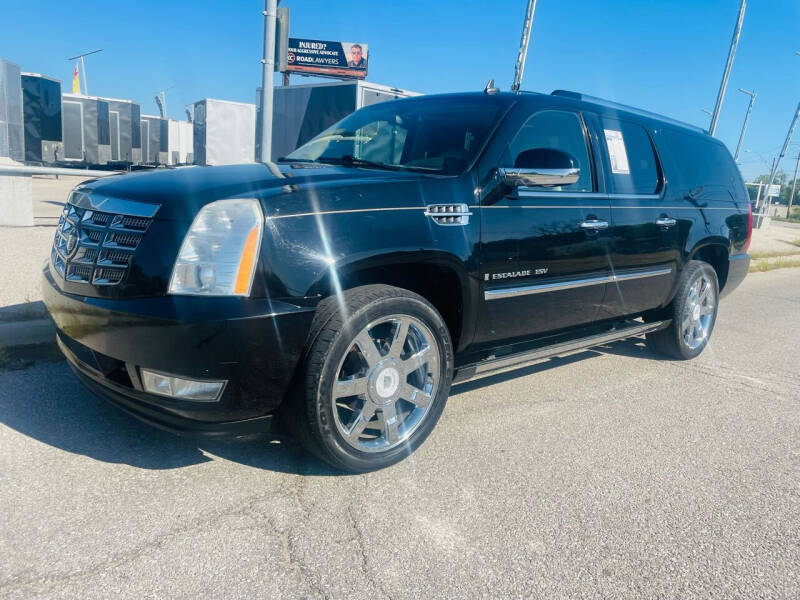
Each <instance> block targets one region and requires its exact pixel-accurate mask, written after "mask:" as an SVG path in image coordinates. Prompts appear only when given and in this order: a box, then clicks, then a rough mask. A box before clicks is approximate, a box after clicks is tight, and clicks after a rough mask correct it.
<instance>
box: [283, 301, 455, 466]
mask: <svg viewBox="0 0 800 600" xmlns="http://www.w3.org/2000/svg"><path fill="white" fill-rule="evenodd" d="M311 331H312V335H313V336H314V337H313V339H311V340H310V341H309V344H310V345H309V347H308V350H307V353H306V362H305V377H304V382H303V383H304V385H303V388H302V390H301V394H300V395H299V397H298V398H297V402H296V403H295V406H294V407H293V408H294V410H295V411H296V414H295V415H293V416H294V417H295V419H293V420H294V422H295V429H296V432H297V433H298V437H299V439H300V441H301V443H303V445H304V446H305V447H306V448H307V449H308V450H310V451H311V452H312V453H314V454H315V455H317V456H318V457H320V458H321V459H323V460H325V461H326V462H328V463H329V464H331V465H332V466H334V467H336V468H337V469H341V470H344V471H349V472H366V471H373V470H376V469H382V468H384V467H387V466H389V465H392V464H394V463H397V462H399V461H400V460H402V459H403V458H405V457H406V456H408V455H409V454H411V453H412V452H413V451H414V450H415V449H416V448H418V447H419V446H420V445H421V444H422V443H423V442H424V441H425V439H426V438H427V437H428V435H429V434H430V432H431V431H432V430H433V427H434V426H435V425H436V423H437V421H438V420H439V417H440V416H441V414H442V410H443V409H444V405H445V402H446V401H447V396H448V394H449V392H450V383H451V378H452V372H453V349H452V344H451V341H450V335H449V332H448V330H447V327H446V325H445V323H444V320H443V319H442V317H441V316H440V315H439V313H438V312H437V311H436V309H435V308H434V307H433V306H432V305H431V304H430V303H429V302H428V301H427V300H425V299H424V298H422V297H421V296H419V295H417V294H414V293H412V292H409V291H408V290H404V289H401V288H396V287H391V286H387V285H369V286H363V287H358V288H353V289H351V290H347V291H345V292H343V293H342V294H341V295H340V296H336V297H331V298H328V299H326V300H324V301H323V302H322V303H321V305H320V307H319V309H318V311H317V317H316V318H315V323H314V324H313V325H312V329H311ZM298 430H299V431H298Z"/></svg>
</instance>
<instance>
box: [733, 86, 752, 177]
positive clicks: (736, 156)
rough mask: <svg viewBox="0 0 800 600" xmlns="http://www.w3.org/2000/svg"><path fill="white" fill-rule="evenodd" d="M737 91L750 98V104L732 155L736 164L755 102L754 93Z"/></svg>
mask: <svg viewBox="0 0 800 600" xmlns="http://www.w3.org/2000/svg"><path fill="white" fill-rule="evenodd" d="M739 91H740V92H742V93H743V94H747V95H748V96H750V104H749V105H748V106H747V113H746V114H745V116H744V123H742V133H740V134H739V143H738V144H736V153H735V154H734V155H733V162H736V161H737V160H738V158H739V151H740V150H741V149H742V142H743V141H744V133H745V131H747V123H748V122H749V121H750V113H751V112H753V104H754V103H755V101H756V93H755V92H748V91H747V90H743V89H742V88H739Z"/></svg>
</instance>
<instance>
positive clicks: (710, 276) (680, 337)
mask: <svg viewBox="0 0 800 600" xmlns="http://www.w3.org/2000/svg"><path fill="white" fill-rule="evenodd" d="M718 300H719V283H718V282H717V273H716V271H714V269H713V267H712V266H711V265H709V264H708V263H705V262H701V261H696V260H693V261H689V262H688V263H687V264H686V267H684V269H683V272H682V274H681V279H680V282H679V283H678V291H677V293H676V294H675V298H673V300H672V302H671V303H670V305H669V306H668V307H667V308H666V310H665V312H664V314H663V318H667V319H672V322H671V323H670V325H669V327H667V328H666V329H662V330H660V331H655V332H653V333H648V334H647V336H646V337H647V345H648V346H649V347H650V348H651V349H653V350H655V351H656V352H660V353H661V354H666V355H667V356H670V357H672V358H675V359H678V360H689V359H692V358H695V357H696V356H699V355H700V353H701V352H702V351H703V350H704V349H705V347H706V346H707V345H708V340H709V338H710V337H711V332H712V331H713V330H714V324H715V323H716V320H717V307H718Z"/></svg>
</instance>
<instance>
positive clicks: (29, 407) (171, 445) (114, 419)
mask: <svg viewBox="0 0 800 600" xmlns="http://www.w3.org/2000/svg"><path fill="white" fill-rule="evenodd" d="M603 354H618V355H623V356H631V357H637V358H645V359H653V358H657V357H656V355H654V354H652V353H650V351H649V350H647V348H646V346H644V342H643V340H642V339H639V338H632V339H629V340H624V341H620V342H614V343H612V344H608V345H606V346H600V347H597V348H594V349H591V350H584V351H581V352H578V353H576V354H572V355H569V356H566V357H563V358H562V357H556V358H552V359H550V360H547V361H544V362H541V363H537V364H533V365H531V366H528V367H522V368H519V369H515V370H513V371H507V372H503V373H499V374H497V375H491V376H488V377H484V378H482V379H476V380H472V381H467V382H465V383H461V384H457V385H454V386H453V388H452V391H451V396H454V397H455V396H458V395H459V394H463V393H466V392H469V391H472V390H475V389H480V388H484V387H488V386H491V385H493V384H495V383H501V382H505V381H510V380H513V379H516V378H519V377H525V376H528V375H533V374H536V373H541V372H544V371H548V370H550V369H553V368H556V367H561V366H565V365H568V364H571V363H575V362H579V361H583V360H586V359H588V358H593V357H598V356H602V355H603ZM0 423H2V424H3V425H5V426H7V427H9V428H11V429H13V430H16V431H18V432H19V433H21V434H23V435H25V436H28V437H30V438H33V439H35V440H37V441H39V442H41V443H42V444H47V445H49V446H52V447H54V448H58V449H60V450H63V451H65V452H70V453H73V454H79V455H83V456H87V457H90V458H93V459H95V460H98V461H102V462H107V463H115V464H127V465H130V466H132V467H136V468H140V469H152V470H165V469H178V468H182V467H187V466H191V465H197V464H201V463H205V462H209V461H212V460H216V459H224V460H229V461H232V462H236V463H240V464H243V465H247V466H250V467H253V468H257V469H265V470H270V471H277V472H282V473H292V474H301V475H319V476H335V475H343V474H344V473H341V472H339V471H336V470H334V469H332V468H331V467H328V466H327V465H326V464H325V463H323V462H322V461H320V460H319V459H317V458H315V457H313V456H311V455H310V454H308V453H307V452H305V450H303V449H302V448H301V447H300V446H299V445H298V444H297V443H295V442H294V441H292V440H291V439H290V438H288V437H266V436H256V437H251V438H247V439H239V440H195V439H191V438H183V437H179V436H176V435H173V434H171V433H167V432H164V431H161V430H159V429H156V428H154V427H151V426H149V425H146V424H144V423H141V422H139V421H138V420H136V419H134V418H133V417H131V416H129V415H128V414H126V413H124V412H122V411H121V410H119V409H117V408H116V407H114V406H112V405H111V404H108V403H107V402H106V401H104V400H101V399H100V398H97V397H95V396H94V395H93V394H92V393H91V392H90V391H88V390H86V389H85V388H84V387H83V386H82V385H81V384H80V383H79V382H78V380H77V379H75V377H74V376H73V375H72V373H71V372H70V370H69V368H68V367H67V365H66V363H65V362H63V361H59V362H52V363H40V364H37V365H35V366H33V367H31V368H28V369H20V370H16V371H5V372H0Z"/></svg>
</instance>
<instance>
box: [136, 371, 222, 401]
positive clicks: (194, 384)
mask: <svg viewBox="0 0 800 600" xmlns="http://www.w3.org/2000/svg"><path fill="white" fill-rule="evenodd" d="M225 383H227V382H225V381H197V380H195V379H184V378H182V377H175V376H173V375H164V374H163V373H156V372H155V371H148V370H147V369H142V384H143V385H144V390H145V391H146V392H149V393H151V394H158V395H159V396H167V397H168V398H175V399H176V400H195V401H197V402H216V401H217V400H219V397H220V396H221V395H222V390H223V389H224V388H225Z"/></svg>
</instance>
